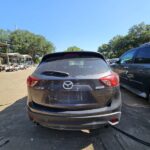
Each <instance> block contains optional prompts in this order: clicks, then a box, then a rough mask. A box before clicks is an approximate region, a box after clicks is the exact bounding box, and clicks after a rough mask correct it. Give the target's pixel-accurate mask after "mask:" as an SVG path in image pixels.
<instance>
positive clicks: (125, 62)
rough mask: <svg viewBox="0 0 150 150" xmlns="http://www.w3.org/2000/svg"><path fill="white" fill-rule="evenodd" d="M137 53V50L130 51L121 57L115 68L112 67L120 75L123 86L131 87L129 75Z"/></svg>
mask: <svg viewBox="0 0 150 150" xmlns="http://www.w3.org/2000/svg"><path fill="white" fill-rule="evenodd" d="M135 53H136V49H132V50H129V51H128V52H126V53H124V54H123V55H122V56H121V57H120V59H119V61H118V63H117V64H116V65H115V66H112V68H113V70H114V71H115V72H117V73H118V74H119V76H120V82H121V84H122V85H130V83H129V76H131V75H129V74H128V71H129V70H130V67H131V66H132V63H133V59H134V55H135Z"/></svg>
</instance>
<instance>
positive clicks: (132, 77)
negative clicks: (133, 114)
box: [111, 43, 150, 101]
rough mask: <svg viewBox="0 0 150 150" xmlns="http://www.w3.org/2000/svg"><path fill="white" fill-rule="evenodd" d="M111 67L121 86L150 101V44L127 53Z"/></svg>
mask: <svg viewBox="0 0 150 150" xmlns="http://www.w3.org/2000/svg"><path fill="white" fill-rule="evenodd" d="M111 67H112V68H113V70H114V71H115V72H117V73H118V74H119V76H120V80H121V86H123V87H125V88H127V89H128V90H130V91H132V92H133V93H135V94H137V95H139V96H141V97H143V98H147V99H148V100H149V101H150V43H147V44H143V45H142V46H140V47H137V48H134V49H131V50H129V51H127V52H126V53H124V54H123V55H122V56H121V57H120V59H119V61H118V62H117V63H116V64H115V65H112V66H111Z"/></svg>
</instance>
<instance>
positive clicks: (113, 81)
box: [100, 73, 120, 87]
mask: <svg viewBox="0 0 150 150" xmlns="http://www.w3.org/2000/svg"><path fill="white" fill-rule="evenodd" d="M100 81H102V82H103V83H104V84H105V85H107V86H109V87H116V86H119V84H120V83H119V76H118V75H117V74H116V73H111V74H110V75H108V76H105V77H102V78H100Z"/></svg>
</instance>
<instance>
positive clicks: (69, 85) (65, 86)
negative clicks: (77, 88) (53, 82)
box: [63, 81, 73, 90]
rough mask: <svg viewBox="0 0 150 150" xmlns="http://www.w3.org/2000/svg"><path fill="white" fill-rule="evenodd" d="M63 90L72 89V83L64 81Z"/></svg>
mask: <svg viewBox="0 0 150 150" xmlns="http://www.w3.org/2000/svg"><path fill="white" fill-rule="evenodd" d="M63 88H64V89H67V90H70V89H72V88H73V82H72V81H64V83H63Z"/></svg>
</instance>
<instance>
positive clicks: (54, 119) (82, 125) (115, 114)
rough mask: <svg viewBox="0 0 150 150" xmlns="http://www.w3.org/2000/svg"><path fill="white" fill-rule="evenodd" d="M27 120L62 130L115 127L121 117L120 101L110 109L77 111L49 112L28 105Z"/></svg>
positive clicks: (30, 104)
mask: <svg viewBox="0 0 150 150" xmlns="http://www.w3.org/2000/svg"><path fill="white" fill-rule="evenodd" d="M28 115H29V118H30V119H31V120H32V121H33V122H36V123H39V124H40V125H42V126H45V127H49V128H54V129H62V130H64V129H65V130H80V129H94V128H98V127H100V126H102V125H105V124H111V125H116V124H118V123H119V121H120V117H121V99H120V100H119V101H117V103H114V104H112V105H111V106H110V107H104V108H97V109H91V110H78V111H51V110H45V109H41V108H38V107H35V106H34V105H33V104H32V103H28Z"/></svg>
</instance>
